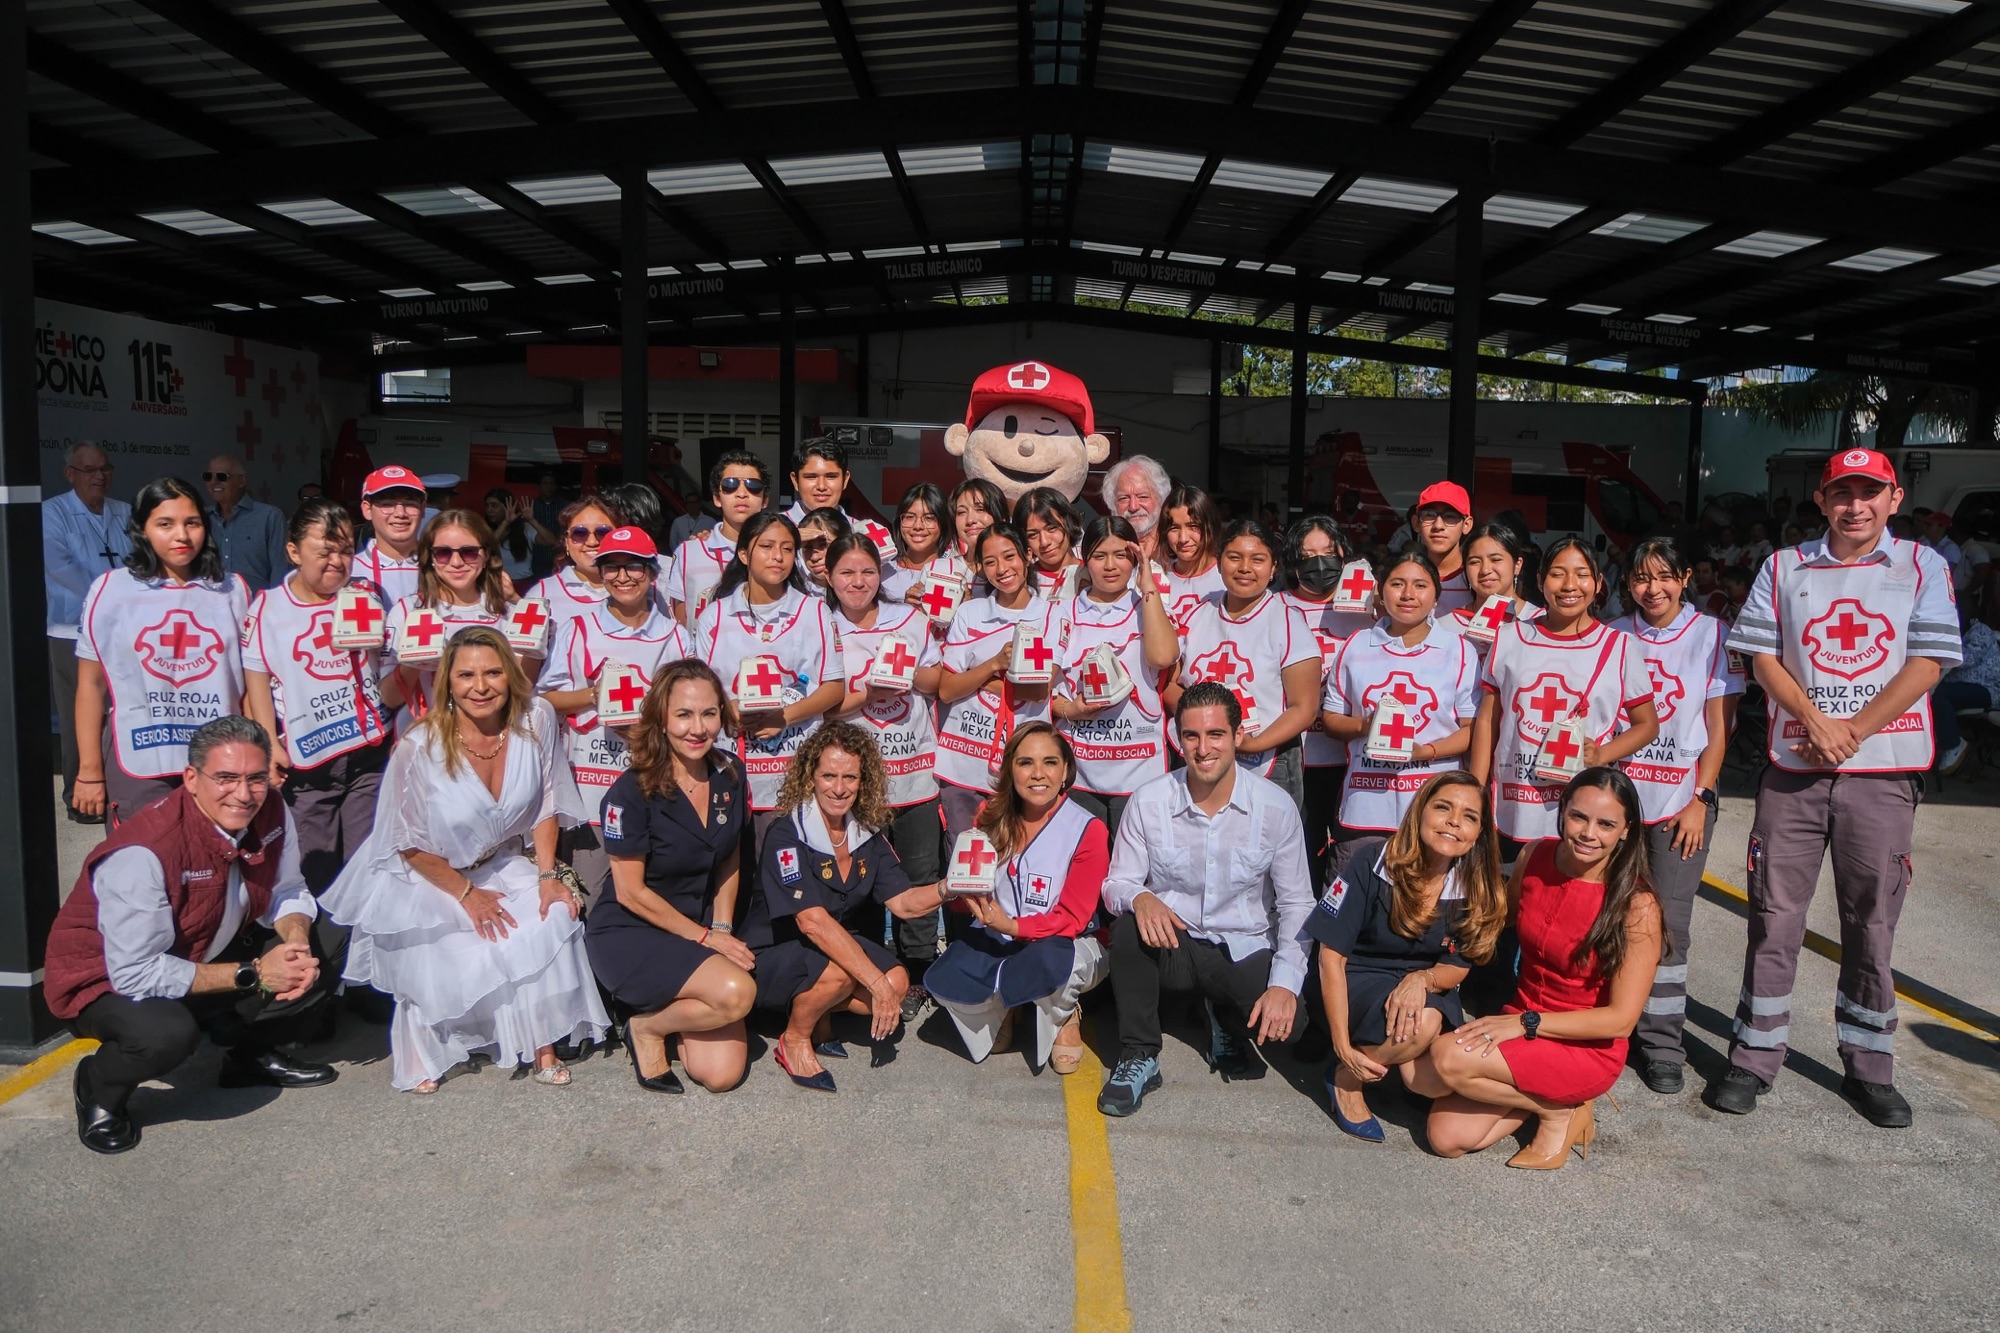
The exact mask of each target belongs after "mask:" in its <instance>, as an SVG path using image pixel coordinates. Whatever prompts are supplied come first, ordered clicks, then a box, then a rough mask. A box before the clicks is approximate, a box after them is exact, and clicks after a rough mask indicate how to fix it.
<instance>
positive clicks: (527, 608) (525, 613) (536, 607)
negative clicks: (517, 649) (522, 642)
mask: <svg viewBox="0 0 2000 1333" xmlns="http://www.w3.org/2000/svg"><path fill="white" fill-rule="evenodd" d="M548 619H549V613H548V612H546V611H544V610H542V604H541V603H540V602H523V603H521V607H520V609H519V610H517V611H515V612H514V616H513V620H514V632H515V633H516V634H519V635H520V636H521V637H522V638H532V637H533V636H534V633H535V631H536V630H538V629H540V628H541V627H542V626H543V625H545V624H547V623H548Z"/></svg>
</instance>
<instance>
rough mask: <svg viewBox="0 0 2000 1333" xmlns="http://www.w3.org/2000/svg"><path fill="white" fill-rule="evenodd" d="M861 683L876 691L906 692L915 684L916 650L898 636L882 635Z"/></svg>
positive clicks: (907, 641)
mask: <svg viewBox="0 0 2000 1333" xmlns="http://www.w3.org/2000/svg"><path fill="white" fill-rule="evenodd" d="M862 683H863V684H866V685H872V686H874V687H875V688H876V689H878V690H908V689H910V688H911V687H912V686H913V685H915V684H916V683H917V650H916V649H915V648H914V647H912V646H911V644H910V642H909V640H907V639H905V638H903V637H902V636H901V635H900V634H884V635H883V636H882V641H881V643H880V644H878V645H877V646H876V648H875V660H874V661H873V662H871V663H869V665H868V674H867V675H866V676H865V677H863V678H862Z"/></svg>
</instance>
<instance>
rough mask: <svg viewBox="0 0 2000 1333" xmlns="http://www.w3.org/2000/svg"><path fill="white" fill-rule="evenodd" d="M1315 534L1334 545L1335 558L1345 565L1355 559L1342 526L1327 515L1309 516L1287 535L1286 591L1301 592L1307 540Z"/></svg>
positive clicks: (1293, 525)
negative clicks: (1300, 585)
mask: <svg viewBox="0 0 2000 1333" xmlns="http://www.w3.org/2000/svg"><path fill="white" fill-rule="evenodd" d="M1315 532H1317V533H1319V534H1320V535H1321V536H1323V537H1325V538H1326V539H1327V540H1328V541H1330V542H1332V543H1333V558H1334V559H1335V560H1338V561H1341V562H1342V563H1343V564H1344V563H1346V562H1347V561H1348V560H1351V559H1352V558H1353V551H1352V550H1351V549H1350V548H1349V547H1348V545H1347V538H1345V537H1343V536H1341V535H1340V525H1339V524H1338V523H1335V522H1334V521H1333V519H1332V518H1331V517H1330V516H1328V515H1326V514H1307V515H1306V516H1305V517H1304V518H1302V519H1300V520H1299V521H1298V522H1296V523H1294V524H1292V526H1291V528H1290V529H1289V530H1287V531H1286V533H1285V552H1284V561H1285V584H1284V586H1285V589H1286V591H1288V592H1297V591H1298V590H1299V577H1298V570H1299V565H1300V564H1301V563H1303V562H1304V561H1305V558H1306V538H1308V537H1310V536H1312V535H1313V534H1314V533H1315Z"/></svg>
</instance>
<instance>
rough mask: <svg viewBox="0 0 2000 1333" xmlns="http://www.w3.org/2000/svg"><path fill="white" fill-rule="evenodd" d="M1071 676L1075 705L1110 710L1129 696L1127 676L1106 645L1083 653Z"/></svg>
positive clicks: (1122, 665) (1100, 645)
mask: <svg viewBox="0 0 2000 1333" xmlns="http://www.w3.org/2000/svg"><path fill="white" fill-rule="evenodd" d="M1071 677H1072V679H1073V681H1074V683H1075V685H1076V698H1077V702H1078V703H1081V704H1082V705H1083V706H1084V707H1086V708H1114V707H1116V706H1117V705H1119V704H1122V703H1124V702H1125V701H1126V700H1127V699H1129V698H1131V697H1132V677H1131V674H1130V673H1129V672H1127V671H1126V670H1125V664H1124V663H1122V662H1120V661H1119V660H1118V654H1117V653H1115V652H1113V651H1111V645H1110V644H1108V643H1100V644H1098V645H1097V646H1096V647H1095V648H1092V649H1091V650H1090V651H1089V652H1087V653H1085V654H1084V655H1083V660H1082V661H1081V662H1079V663H1077V665H1076V670H1075V671H1073V672H1072V673H1071Z"/></svg>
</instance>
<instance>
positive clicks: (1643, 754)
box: [1612, 605, 1743, 824]
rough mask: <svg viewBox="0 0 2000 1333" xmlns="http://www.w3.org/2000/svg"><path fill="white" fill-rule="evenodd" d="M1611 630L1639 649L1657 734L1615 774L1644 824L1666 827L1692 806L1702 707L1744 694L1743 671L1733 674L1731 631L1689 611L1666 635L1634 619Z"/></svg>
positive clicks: (1704, 736)
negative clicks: (1632, 791) (1631, 793)
mask: <svg viewBox="0 0 2000 1333" xmlns="http://www.w3.org/2000/svg"><path fill="white" fill-rule="evenodd" d="M1612 625H1613V626H1614V627H1615V628H1617V629H1620V630H1623V631H1624V632H1625V633H1627V634H1630V635H1631V636H1632V639H1633V641H1634V642H1635V643H1637V644H1638V645H1639V652H1640V654H1641V655H1642V656H1643V657H1644V659H1645V663H1646V674H1647V676H1648V677H1649V678H1650V679H1651V680H1652V683H1653V711H1654V712H1655V713H1657V714H1658V715H1659V719H1660V734H1659V735H1658V736H1655V737H1654V738H1653V739H1652V741H1651V742H1649V743H1648V744H1647V745H1645V746H1644V747H1642V748H1641V749H1640V750H1639V751H1638V752H1637V753H1635V754H1633V755H1631V756H1630V757H1629V758H1627V759H1625V760H1624V761H1622V762H1621V763H1620V764H1619V765H1618V767H1620V768H1621V769H1623V770H1624V771H1625V776H1626V777H1628V778H1630V779H1632V785H1633V786H1634V787H1635V788H1637V789H1638V792H1639V810H1640V813H1641V814H1642V815H1643V816H1644V818H1645V821H1646V822H1647V823H1648V824H1657V823H1659V822H1660V821H1661V820H1663V819H1670V818H1672V817H1673V816H1675V815H1678V814H1679V813H1680V812H1681V811H1682V810H1684V809H1686V808H1687V804H1688V802H1689V801H1692V800H1693V799H1694V793H1695V786H1696V782H1695V770H1696V768H1697V767H1698V766H1699V764H1700V762H1701V752H1702V751H1703V750H1706V749H1707V748H1708V742H1709V739H1710V738H1709V734H1708V701H1709V700H1710V699H1716V698H1720V697H1722V696H1723V695H1726V694H1741V693H1743V669H1742V667H1741V666H1740V665H1738V666H1736V667H1735V669H1733V670H1732V669H1731V658H1732V657H1733V656H1734V654H1732V653H1731V652H1730V651H1729V649H1728V647H1727V646H1726V644H1727V642H1728V639H1729V626H1727V625H1725V624H1723V623H1722V622H1721V621H1720V620H1717V619H1716V618H1715V617H1714V616H1707V615H1703V614H1702V613H1701V612H1699V611H1697V610H1695V609H1694V608H1693V607H1692V606H1685V605H1684V606H1682V607H1681V609H1680V613H1679V614H1678V615H1677V616H1675V617H1674V619H1673V622H1672V623H1671V624H1669V625H1668V626H1667V627H1666V628H1665V629H1654V628H1653V627H1652V626H1651V625H1648V624H1647V623H1646V622H1645V621H1644V620H1643V619H1641V618H1640V617H1638V616H1636V615H1631V616H1621V617H1619V618H1618V619H1617V620H1615V621H1613V622H1612Z"/></svg>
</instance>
